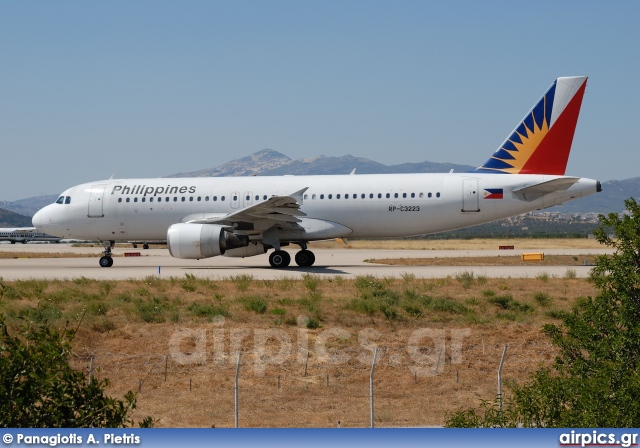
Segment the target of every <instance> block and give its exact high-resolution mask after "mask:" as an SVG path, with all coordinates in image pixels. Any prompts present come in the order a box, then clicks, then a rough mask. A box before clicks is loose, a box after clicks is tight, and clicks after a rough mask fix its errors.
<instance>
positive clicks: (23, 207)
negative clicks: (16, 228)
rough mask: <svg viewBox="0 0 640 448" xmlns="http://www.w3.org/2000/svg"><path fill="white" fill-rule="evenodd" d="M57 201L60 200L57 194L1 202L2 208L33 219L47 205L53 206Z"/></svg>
mask: <svg viewBox="0 0 640 448" xmlns="http://www.w3.org/2000/svg"><path fill="white" fill-rule="evenodd" d="M56 199H58V195H57V194H54V195H52V196H35V197H32V198H27V199H19V200H17V201H12V202H9V201H0V207H1V208H3V209H5V210H9V211H12V212H14V213H18V214H20V215H24V216H28V217H31V216H33V215H35V214H36V212H37V211H38V210H40V209H41V208H42V207H44V206H45V205H49V204H53V203H54V202H55V200H56ZM28 227H31V222H29V225H28Z"/></svg>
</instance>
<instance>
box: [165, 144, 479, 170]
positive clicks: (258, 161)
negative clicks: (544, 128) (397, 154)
mask: <svg viewBox="0 0 640 448" xmlns="http://www.w3.org/2000/svg"><path fill="white" fill-rule="evenodd" d="M354 168H355V169H356V173H358V174H389V173H446V172H449V171H451V170H452V169H453V170H455V171H469V170H471V169H473V168H475V167H473V166H470V165H456V164H453V163H433V162H420V163H403V164H400V165H391V166H388V165H384V164H382V163H378V162H374V161H373V160H369V159H365V158H363V157H354V156H352V155H350V154H348V155H346V156H342V157H325V156H319V157H312V158H309V159H291V158H289V157H287V156H285V155H284V154H281V153H279V152H278V151H274V150H272V149H263V150H262V151H258V152H256V153H255V154H251V155H250V156H247V157H243V158H242V159H237V160H233V161H231V162H229V163H225V164H224V165H220V166H218V167H215V168H207V169H204V170H198V171H192V172H190V173H178V174H172V175H170V176H167V177H222V176H282V175H285V174H291V175H297V176H302V175H313V174H349V173H350V172H351V171H352V170H353V169H354Z"/></svg>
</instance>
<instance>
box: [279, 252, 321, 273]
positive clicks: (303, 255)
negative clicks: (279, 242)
mask: <svg viewBox="0 0 640 448" xmlns="http://www.w3.org/2000/svg"><path fill="white" fill-rule="evenodd" d="M295 260H296V264H297V265H298V266H301V267H309V266H313V263H315V261H316V256H315V255H314V254H313V252H311V251H310V250H307V249H302V250H301V251H299V252H298V253H296V256H295ZM290 263H291V255H289V252H287V251H284V250H276V251H273V252H272V253H271V255H269V264H270V265H271V267H272V268H277V269H281V268H286V267H287V266H289V264H290Z"/></svg>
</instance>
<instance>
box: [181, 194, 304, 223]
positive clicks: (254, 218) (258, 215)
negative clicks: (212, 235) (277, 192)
mask: <svg viewBox="0 0 640 448" xmlns="http://www.w3.org/2000/svg"><path fill="white" fill-rule="evenodd" d="M307 188H308V187H307ZM307 188H303V189H302V190H299V191H296V192H295V193H291V194H290V195H288V196H272V197H270V198H269V199H267V200H266V201H262V202H259V203H257V204H253V205H251V206H249V207H246V208H243V209H241V210H238V211H237V212H234V213H231V214H228V215H225V216H211V217H203V218H199V219H193V220H189V221H187V222H190V223H195V224H221V225H227V226H231V227H234V228H238V229H245V228H250V229H251V230H266V229H268V228H271V227H273V226H276V227H278V228H280V229H287V230H300V231H302V227H300V225H298V223H299V222H300V220H299V219H298V217H300V216H306V213H304V212H302V211H300V206H301V205H302V197H303V194H304V192H305V191H307Z"/></svg>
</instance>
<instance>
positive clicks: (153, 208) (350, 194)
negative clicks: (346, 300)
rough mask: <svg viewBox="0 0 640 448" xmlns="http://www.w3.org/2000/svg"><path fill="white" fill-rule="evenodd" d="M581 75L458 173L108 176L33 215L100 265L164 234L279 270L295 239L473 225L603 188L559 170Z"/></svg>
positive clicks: (179, 248) (174, 251) (185, 246)
mask: <svg viewBox="0 0 640 448" xmlns="http://www.w3.org/2000/svg"><path fill="white" fill-rule="evenodd" d="M586 82H587V77H586V76H573V77H562V78H557V79H556V80H555V81H554V82H553V83H552V85H551V86H550V87H549V88H548V90H547V91H546V92H545V93H544V95H543V96H542V98H541V99H540V100H539V101H538V102H537V103H536V104H535V105H534V107H533V108H532V109H531V110H530V111H529V112H528V113H527V114H526V115H525V117H524V118H523V119H522V121H520V122H519V123H518V125H517V126H516V128H515V129H514V130H513V131H512V132H511V133H510V134H509V136H508V137H507V139H506V140H505V141H504V142H503V143H502V145H500V146H499V147H498V149H497V150H496V151H495V152H494V153H493V154H492V155H491V156H490V157H489V159H488V160H487V161H486V162H485V163H484V164H482V165H481V166H480V167H478V168H476V169H474V170H472V171H470V172H464V173H454V172H449V173H441V174H424V173H418V174H362V175H356V174H354V172H351V175H318V176H257V177H255V176H254V177H211V178H157V179H109V180H102V181H95V182H90V183H85V184H82V185H78V186H75V187H72V188H69V189H68V190H66V191H64V192H63V193H62V194H61V195H60V197H59V198H58V200H57V201H56V202H55V203H54V204H51V205H48V206H46V207H44V208H42V209H41V210H39V211H38V212H37V213H36V214H35V215H34V217H33V225H34V226H35V227H36V228H37V229H38V231H40V232H47V233H51V234H54V235H57V236H59V237H64V238H77V239H93V240H99V241H101V242H102V244H103V246H104V251H103V253H102V257H101V258H100V262H99V264H100V266H102V267H110V266H112V265H113V259H112V254H111V249H112V248H113V246H114V244H115V243H116V242H118V241H149V240H158V241H162V240H166V241H167V245H168V248H169V252H170V253H171V255H172V256H173V257H176V258H181V259H198V260H199V259H203V258H209V257H215V256H220V255H222V256H226V257H251V256H256V255H262V254H265V253H266V252H267V251H269V250H271V249H273V252H271V254H270V255H269V264H270V265H271V266H272V267H274V268H285V267H287V266H289V264H290V262H291V256H290V255H289V253H288V252H287V251H285V250H282V248H283V247H285V246H289V245H291V244H295V245H297V246H300V250H299V251H298V252H297V253H296V255H295V262H296V263H297V264H298V265H299V266H303V267H306V266H311V265H313V264H314V262H315V255H314V254H313V252H312V251H310V250H308V248H307V244H308V243H309V242H311V241H317V240H326V239H334V238H347V237H349V238H389V237H408V236H417V235H425V234H432V233H437V232H443V231H448V230H454V229H459V228H463V227H469V226H474V225H477V224H482V223H486V222H490V221H495V220H497V219H501V218H506V217H509V216H514V215H518V214H522V213H526V212H530V211H534V210H540V209H543V208H547V207H553V206H555V205H560V204H562V203H565V202H567V201H570V200H573V199H577V198H580V197H583V196H587V195H590V194H593V193H596V192H599V191H601V189H602V187H601V184H600V182H599V181H597V180H593V179H587V178H581V177H573V176H565V170H566V166H567V160H568V157H569V152H570V150H571V144H572V141H573V136H574V132H575V128H576V124H577V121H578V115H579V112H580V107H581V104H582V98H583V95H584V92H585V87H586Z"/></svg>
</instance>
